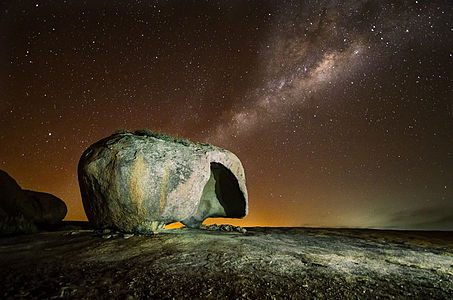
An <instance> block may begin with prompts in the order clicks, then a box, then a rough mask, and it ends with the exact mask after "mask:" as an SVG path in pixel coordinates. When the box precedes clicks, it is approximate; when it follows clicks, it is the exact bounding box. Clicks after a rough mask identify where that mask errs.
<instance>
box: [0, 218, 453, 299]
mask: <svg viewBox="0 0 453 300" xmlns="http://www.w3.org/2000/svg"><path fill="white" fill-rule="evenodd" d="M80 225H81V224H78V225H74V224H73V225H71V226H68V225H65V226H64V227H63V228H61V229H60V230H58V231H53V232H41V233H36V234H30V235H21V236H15V237H3V238H1V239H0V282H1V285H0V298H2V299H8V298H40V299H41V298H108V299H110V298H131V299H132V298H156V299H166V298H176V299H178V298H203V299H205V298H207V299H210V298H211V299H212V298H232V299H233V298H245V299H248V298H250V299H266V298H267V299H274V298H279V299H280V298H294V299H301V298H302V299H306V298H328V299H337V298H340V299H341V298H348V299H357V298H360V299H362V298H365V299H367V298H373V299H376V298H386V299H388V298H418V299H452V298H453V233H446V232H444V233H442V232H401V231H378V230H342V229H341V230H340V229H306V228H247V230H246V231H244V230H242V229H241V228H234V227H217V228H215V227H208V228H204V229H200V230H196V229H186V228H181V229H170V230H167V231H165V232H163V233H160V234H158V235H154V236H137V235H130V234H122V233H117V232H113V231H108V230H107V231H94V230H90V229H87V227H86V225H83V226H82V227H81V226H80Z"/></svg>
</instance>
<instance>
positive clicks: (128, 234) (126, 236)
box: [123, 233, 134, 239]
mask: <svg viewBox="0 0 453 300" xmlns="http://www.w3.org/2000/svg"><path fill="white" fill-rule="evenodd" d="M133 236H134V235H133V234H132V233H125V234H123V238H124V239H129V238H131V237H133Z"/></svg>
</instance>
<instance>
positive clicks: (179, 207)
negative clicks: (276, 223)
mask: <svg viewBox="0 0 453 300" xmlns="http://www.w3.org/2000/svg"><path fill="white" fill-rule="evenodd" d="M78 176H79V185H80V191H81V194H82V201H83V205H84V208H85V212H86V214H87V217H88V220H89V221H90V222H91V223H92V224H93V225H95V226H96V227H101V228H102V227H116V228H118V229H120V230H122V231H125V232H139V233H149V232H157V231H159V230H160V229H162V228H163V227H164V226H165V225H166V224H170V223H173V222H182V223H183V224H185V225H186V226H188V227H200V225H201V223H202V222H203V221H204V220H205V219H206V218H208V217H230V218H242V217H244V216H246V215H247V212H248V202H247V201H248V197H247V189H246V186H245V174H244V169H243V167H242V164H241V162H240V160H239V159H238V158H237V157H236V156H235V155H234V154H233V153H231V152H229V151H227V150H224V149H221V148H218V147H215V146H212V145H209V144H201V143H192V142H190V141H188V140H184V139H176V138H173V137H170V136H167V135H163V134H159V133H155V132H152V131H149V130H139V131H135V132H133V133H131V132H128V131H120V132H117V133H115V134H113V135H111V136H109V137H107V138H105V139H102V140H100V141H99V142H97V143H95V144H93V145H91V146H90V147H89V148H88V149H87V150H86V151H85V152H84V153H83V154H82V157H81V158H80V161H79V166H78Z"/></svg>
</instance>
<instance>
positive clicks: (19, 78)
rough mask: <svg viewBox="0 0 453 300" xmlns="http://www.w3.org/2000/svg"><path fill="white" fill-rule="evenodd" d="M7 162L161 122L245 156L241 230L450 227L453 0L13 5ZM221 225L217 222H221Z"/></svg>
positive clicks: (64, 166) (75, 151)
mask: <svg viewBox="0 0 453 300" xmlns="http://www.w3.org/2000/svg"><path fill="white" fill-rule="evenodd" d="M0 8H1V11H0V53H1V55H0V99H1V101H0V115H1V119H0V168H1V169H4V170H5V171H7V172H8V173H9V174H10V175H11V176H13V177H14V178H15V179H16V180H17V181H18V183H19V184H20V185H21V186H23V187H24V188H30V189H35V190H42V191H46V192H50V193H53V194H55V195H57V196H58V197H60V198H61V199H63V200H64V201H65V202H66V203H67V205H68V208H69V212H68V217H67V218H68V219H71V220H74V219H77V220H79V219H85V215H84V212H83V208H82V204H81V200H80V192H79V190H78V183H77V176H76V166H77V162H78V159H79V157H80V155H81V153H82V152H83V151H84V150H85V149H86V148H87V147H88V146H89V145H90V144H92V143H94V142H95V141H97V140H99V139H101V138H103V137H105V136H107V135H110V134H111V133H113V132H114V131H116V130H118V129H122V128H126V129H130V130H134V129H140V128H150V129H153V130H157V131H162V132H165V133H168V134H172V135H175V136H179V137H186V138H189V139H193V140H198V141H204V142H209V143H213V144H215V145H218V146H221V147H225V148H227V149H229V150H231V151H233V152H234V153H236V154H237V155H238V157H239V158H240V159H241V160H242V161H243V164H244V168H245V171H246V177H247V186H248V189H249V197H250V209H249V211H250V214H249V216H248V217H247V218H246V219H244V220H240V221H233V222H231V220H228V221H226V222H230V223H233V224H241V225H248V226H253V225H262V226H265V225H268V226H340V227H377V228H419V229H450V230H451V229H453V175H452V174H453V80H452V78H453V47H452V45H453V22H452V20H453V5H452V3H451V1H421V0H419V1H398V2H396V1H278V2H275V1H58V2H57V1H4V2H3V3H2V4H0ZM214 221H216V222H219V220H214Z"/></svg>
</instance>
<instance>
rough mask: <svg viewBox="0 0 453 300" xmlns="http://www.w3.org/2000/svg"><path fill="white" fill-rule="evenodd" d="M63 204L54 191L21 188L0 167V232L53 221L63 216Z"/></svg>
mask: <svg viewBox="0 0 453 300" xmlns="http://www.w3.org/2000/svg"><path fill="white" fill-rule="evenodd" d="M66 213H67V208H66V204H65V203H64V202H63V201H62V200H61V199H59V198H57V197H55V196H54V195H51V194H47V193H42V192H35V191H29V190H22V189H21V187H20V186H19V185H18V184H17V182H16V181H15V180H14V178H12V177H11V176H10V175H9V174H8V173H6V172H5V171H3V170H0V233H1V234H7V233H19V232H27V231H33V230H34V229H36V226H34V225H54V224H56V223H58V222H60V221H61V220H63V219H64V217H65V216H66Z"/></svg>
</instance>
